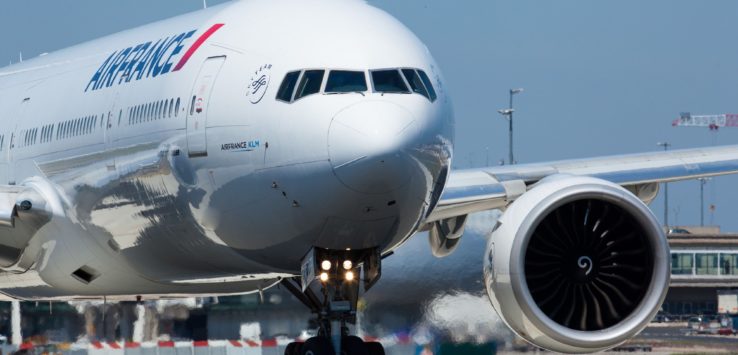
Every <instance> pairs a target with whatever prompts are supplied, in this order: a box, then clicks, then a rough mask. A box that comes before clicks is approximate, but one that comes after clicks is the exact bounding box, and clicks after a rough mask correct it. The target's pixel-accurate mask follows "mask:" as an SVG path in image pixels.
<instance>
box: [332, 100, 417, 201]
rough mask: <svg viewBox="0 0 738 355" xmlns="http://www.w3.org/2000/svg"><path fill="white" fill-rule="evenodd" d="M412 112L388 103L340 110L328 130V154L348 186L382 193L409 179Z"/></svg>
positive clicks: (363, 104) (412, 131) (334, 169)
mask: <svg viewBox="0 0 738 355" xmlns="http://www.w3.org/2000/svg"><path fill="white" fill-rule="evenodd" d="M416 129H417V128H416V124H415V118H414V117H413V115H412V113H411V112H410V111H408V110H407V109H405V108H403V107H401V106H399V105H396V104H393V103H389V102H380V101H375V102H362V103H358V104H355V105H353V106H349V107H348V108H346V109H344V110H343V111H341V112H339V113H338V114H337V115H336V116H335V117H334V118H333V121H332V122H331V127H330V130H329V131H328V154H329V156H330V159H331V165H332V166H333V171H334V174H335V175H336V177H338V179H339V180H340V181H341V182H342V183H343V184H344V185H346V186H347V187H349V188H350V189H352V190H355V191H357V192H361V193H366V194H381V193H387V192H390V191H392V190H395V189H398V188H400V187H402V186H403V185H404V184H405V183H407V182H408V181H409V180H410V176H411V173H412V170H411V169H412V160H411V155H410V154H409V153H410V149H412V140H413V139H416V137H417V134H416Z"/></svg>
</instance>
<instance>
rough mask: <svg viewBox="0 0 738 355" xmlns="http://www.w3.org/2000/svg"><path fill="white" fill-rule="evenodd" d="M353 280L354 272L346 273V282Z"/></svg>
mask: <svg viewBox="0 0 738 355" xmlns="http://www.w3.org/2000/svg"><path fill="white" fill-rule="evenodd" d="M353 280H354V272H353V271H346V281H353Z"/></svg>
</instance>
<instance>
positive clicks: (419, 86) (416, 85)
mask: <svg viewBox="0 0 738 355" xmlns="http://www.w3.org/2000/svg"><path fill="white" fill-rule="evenodd" d="M402 74H403V75H405V79H407V83H408V84H410V89H411V90H413V92H414V93H416V94H421V95H423V96H425V97H426V98H427V99H428V100H430V95H428V90H426V89H425V84H423V81H422V80H420V76H419V75H418V73H416V72H415V69H402Z"/></svg>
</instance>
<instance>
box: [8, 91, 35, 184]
mask: <svg viewBox="0 0 738 355" xmlns="http://www.w3.org/2000/svg"><path fill="white" fill-rule="evenodd" d="M30 102H31V98H30V97H26V98H24V99H23V101H21V104H20V105H19V106H18V111H17V113H16V115H15V117H11V118H10V122H9V123H10V127H12V128H13V130H12V131H10V142H8V146H7V147H6V148H7V150H6V152H7V153H6V154H7V155H6V156H5V158H6V161H7V162H8V185H15V162H14V161H13V158H14V157H13V151H14V150H15V149H16V146H17V145H18V140H19V139H20V132H19V131H18V122H23V119H24V118H25V114H26V111H27V110H28V105H30Z"/></svg>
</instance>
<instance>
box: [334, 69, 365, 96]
mask: <svg viewBox="0 0 738 355" xmlns="http://www.w3.org/2000/svg"><path fill="white" fill-rule="evenodd" d="M366 89H367V88H366V77H364V72H361V71H347V70H331V72H330V73H329V74H328V82H327V83H326V84H325V92H326V93H327V94H331V93H345V92H364V91H366Z"/></svg>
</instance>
